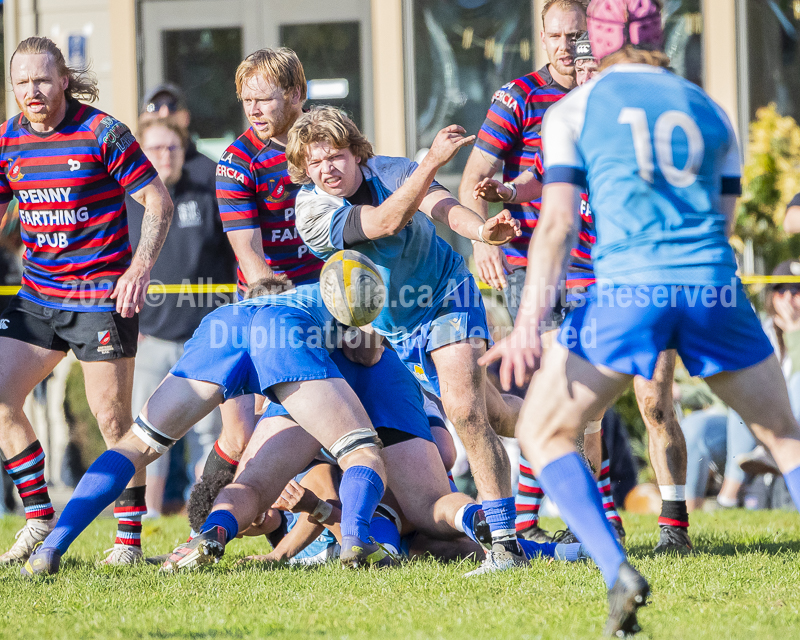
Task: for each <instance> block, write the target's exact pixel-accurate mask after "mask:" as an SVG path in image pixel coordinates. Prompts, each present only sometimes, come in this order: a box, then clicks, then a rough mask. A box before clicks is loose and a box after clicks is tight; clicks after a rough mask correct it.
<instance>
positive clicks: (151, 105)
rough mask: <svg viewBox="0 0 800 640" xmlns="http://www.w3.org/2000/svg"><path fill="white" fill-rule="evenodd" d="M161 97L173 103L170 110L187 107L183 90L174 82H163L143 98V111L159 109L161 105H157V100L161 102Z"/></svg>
mask: <svg viewBox="0 0 800 640" xmlns="http://www.w3.org/2000/svg"><path fill="white" fill-rule="evenodd" d="M162 96H163V98H162ZM160 99H166V100H167V101H169V102H171V103H172V104H171V105H170V111H177V110H178V109H186V96H185V95H184V93H183V90H182V89H181V88H180V87H179V86H178V85H176V84H173V83H172V82H162V83H161V84H157V85H156V86H155V87H153V88H152V89H150V91H148V92H147V93H146V94H145V96H144V99H143V100H142V112H145V111H157V110H158V107H159V106H160V105H156V102H160V101H161V100H160Z"/></svg>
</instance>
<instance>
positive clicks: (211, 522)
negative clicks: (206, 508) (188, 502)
mask: <svg viewBox="0 0 800 640" xmlns="http://www.w3.org/2000/svg"><path fill="white" fill-rule="evenodd" d="M214 527H222V528H223V529H225V533H226V534H227V536H228V537H227V539H226V540H225V544H227V543H228V542H230V541H231V540H233V539H234V538H235V537H236V534H237V533H239V523H238V522H236V518H234V517H233V514H232V513H231V512H230V511H225V509H220V510H219V511H212V512H211V513H209V514H208V517H207V518H206V521H205V522H204V523H203V528H202V529H200V533H206V531H211V529H213V528H214Z"/></svg>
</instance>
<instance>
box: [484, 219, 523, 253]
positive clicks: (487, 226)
mask: <svg viewBox="0 0 800 640" xmlns="http://www.w3.org/2000/svg"><path fill="white" fill-rule="evenodd" d="M521 235H522V230H521V229H520V226H519V220H516V219H515V218H513V217H512V216H511V214H510V213H509V212H508V211H506V210H503V211H501V212H500V213H498V214H497V215H496V216H494V217H493V218H489V219H488V220H487V221H486V222H485V223H484V225H483V239H484V241H485V242H486V243H487V244H493V245H500V244H505V243H506V242H508V241H509V240H513V239H514V238H517V237H519V236H521Z"/></svg>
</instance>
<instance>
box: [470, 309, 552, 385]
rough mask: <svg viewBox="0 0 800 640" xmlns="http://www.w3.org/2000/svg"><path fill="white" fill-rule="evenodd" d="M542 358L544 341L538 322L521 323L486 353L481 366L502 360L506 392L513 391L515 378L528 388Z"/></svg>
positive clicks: (501, 375) (502, 382)
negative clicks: (512, 377)
mask: <svg viewBox="0 0 800 640" xmlns="http://www.w3.org/2000/svg"><path fill="white" fill-rule="evenodd" d="M541 357H542V339H541V336H540V335H539V329H538V323H530V322H525V321H524V320H523V322H521V323H518V324H517V326H516V327H514V330H513V331H512V332H511V333H510V334H508V336H506V337H505V338H503V339H502V340H500V341H499V342H496V343H495V345H494V346H493V347H492V348H491V349H489V351H487V352H486V353H484V354H483V355H482V356H481V357H480V358H479V359H478V364H479V365H481V366H486V365H488V364H491V363H492V362H494V361H495V360H499V359H501V358H502V362H501V363H500V384H501V385H503V389H505V390H506V391H508V390H510V389H511V376H512V375H513V376H514V382H515V383H516V385H517V386H518V387H524V386H525V385H527V384H528V382H530V379H531V377H532V376H533V374H534V373H535V372H536V370H537V369H538V368H539V363H540V361H541Z"/></svg>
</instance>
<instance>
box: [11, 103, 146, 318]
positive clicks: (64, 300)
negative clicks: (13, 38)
mask: <svg viewBox="0 0 800 640" xmlns="http://www.w3.org/2000/svg"><path fill="white" fill-rule="evenodd" d="M156 176H157V174H156V171H155V169H154V168H153V166H152V165H151V164H150V162H149V160H147V158H146V157H145V156H144V154H143V153H142V151H141V149H140V148H139V144H138V143H137V142H136V140H135V139H134V137H133V134H131V132H130V130H129V129H128V127H127V126H125V125H124V124H123V123H121V122H119V121H118V120H116V119H114V118H113V117H111V116H109V115H107V114H105V113H103V112H102V111H99V110H98V109H95V108H94V107H90V106H88V105H86V104H82V103H80V102H78V101H77V100H71V101H70V102H69V103H68V106H67V112H66V115H65V117H64V120H63V121H62V122H61V123H60V124H59V125H58V126H57V127H56V128H55V130H54V131H52V132H50V133H38V132H36V131H34V130H33V129H32V128H31V126H30V123H29V122H28V120H27V118H25V117H24V116H23V115H22V114H19V115H16V116H14V117H13V118H11V119H10V120H7V121H6V122H5V123H3V124H2V125H0V202H2V203H8V202H9V201H10V200H11V198H12V197H16V198H17V200H18V201H19V219H20V227H21V233H22V241H23V242H24V243H25V247H26V250H25V253H24V256H23V276H22V289H21V291H20V294H19V295H20V296H21V297H23V298H27V299H29V300H33V301H35V302H38V303H39V304H42V305H45V306H48V307H54V308H57V309H66V310H72V311H108V310H111V309H114V308H115V306H116V305H115V302H114V301H113V300H109V299H108V295H109V294H110V293H111V292H112V291H113V289H114V284H115V283H116V281H117V279H118V278H119V276H120V275H122V273H124V272H125V270H126V269H127V268H128V267H129V266H130V263H131V245H130V242H129V240H128V219H127V213H126V209H125V191H126V190H127V191H128V192H130V193H135V192H136V191H138V190H140V189H141V188H143V187H144V186H146V185H147V184H149V183H150V182H151V181H152V180H153V179H154V178H155V177H156Z"/></svg>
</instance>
